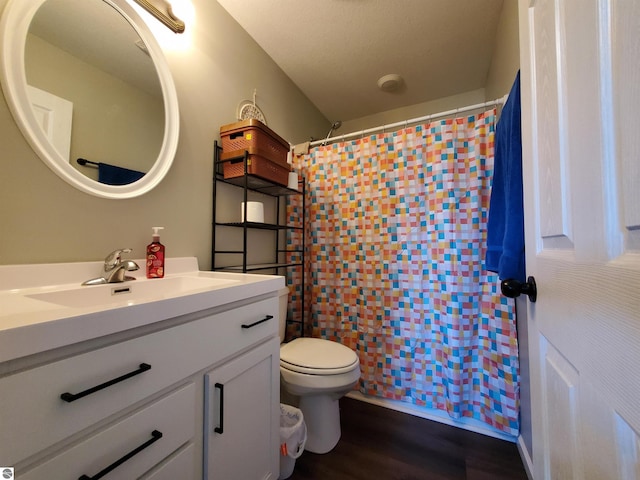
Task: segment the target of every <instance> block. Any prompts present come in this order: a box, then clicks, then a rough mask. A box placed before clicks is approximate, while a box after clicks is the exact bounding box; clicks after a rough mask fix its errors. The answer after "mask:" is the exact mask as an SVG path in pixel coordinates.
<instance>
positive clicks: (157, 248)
mask: <svg viewBox="0 0 640 480" xmlns="http://www.w3.org/2000/svg"><path fill="white" fill-rule="evenodd" d="M151 228H152V230H153V239H152V241H151V243H150V244H149V245H147V278H162V277H164V245H162V244H161V243H160V234H159V233H158V230H164V227H151Z"/></svg>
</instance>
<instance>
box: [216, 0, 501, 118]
mask: <svg viewBox="0 0 640 480" xmlns="http://www.w3.org/2000/svg"><path fill="white" fill-rule="evenodd" d="M506 1H513V0H506ZM218 3H220V5H222V7H223V8H225V10H227V11H228V12H229V14H230V15H231V16H232V17H233V18H235V19H236V21H237V22H238V23H239V24H240V25H241V26H242V27H243V28H244V29H245V30H246V31H247V32H248V33H249V35H251V37H253V39H254V40H255V41H256V42H257V43H258V44H259V45H260V46H261V47H262V48H263V49H264V50H265V51H266V52H267V54H269V55H270V56H271V58H272V59H273V60H274V61H275V62H276V63H277V64H278V65H279V66H280V67H281V68H282V69H283V70H284V72H285V73H286V74H287V75H288V76H289V77H290V78H291V79H292V80H293V82H294V83H295V84H296V85H298V87H299V88H300V89H301V90H302V91H303V92H304V94H305V95H306V96H307V97H308V98H309V99H310V100H311V101H312V102H313V103H314V104H315V105H316V106H317V107H318V109H319V110H320V111H321V112H322V113H323V114H324V115H325V116H326V117H327V119H329V120H330V121H334V120H353V119H356V118H360V117H363V116H366V115H371V114H374V113H379V112H383V111H387V110H392V109H395V108H399V107H403V106H407V105H414V104H417V103H422V102H426V101H430V100H435V99H438V98H443V97H447V96H450V95H456V94H459V93H463V92H469V91H473V90H476V89H480V88H483V87H484V86H485V81H486V78H487V73H488V71H489V67H490V64H491V56H492V53H493V48H494V43H495V36H496V29H497V26H498V20H499V17H500V13H501V10H502V4H503V0H267V1H265V0H218ZM390 73H396V74H400V75H401V76H402V77H403V78H404V86H403V88H400V89H399V90H398V91H396V92H392V93H389V92H382V91H381V90H379V89H378V87H377V80H378V79H379V78H380V77H382V76H383V75H387V74H390ZM258 105H259V102H258Z"/></svg>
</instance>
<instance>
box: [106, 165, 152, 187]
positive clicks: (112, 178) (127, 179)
mask: <svg viewBox="0 0 640 480" xmlns="http://www.w3.org/2000/svg"><path fill="white" fill-rule="evenodd" d="M143 176H144V173H143V172H138V171H137V170H129V169H128V168H123V167H116V166H115V165H109V164H108V163H99V164H98V181H99V182H100V183H106V184H107V185H127V184H129V183H133V182H135V181H136V180H139V179H141V178H142V177H143Z"/></svg>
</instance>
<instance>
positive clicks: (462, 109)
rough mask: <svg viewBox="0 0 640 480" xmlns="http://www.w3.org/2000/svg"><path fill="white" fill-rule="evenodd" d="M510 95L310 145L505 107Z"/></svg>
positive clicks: (338, 136) (314, 143)
mask: <svg viewBox="0 0 640 480" xmlns="http://www.w3.org/2000/svg"><path fill="white" fill-rule="evenodd" d="M508 96H509V95H508V94H507V95H505V96H504V97H500V98H496V99H495V100H491V101H489V102H484V103H477V104H475V105H469V106H467V107H460V108H454V109H451V110H446V111H444V112H439V113H432V114H430V115H425V116H423V117H417V118H412V119H410V120H403V121H402V122H396V123H389V124H386V125H381V126H379V127H373V128H367V129H366V130H358V131H355V132H351V133H345V134H344V135H336V136H335V137H331V138H327V139H326V140H316V141H313V142H311V143H309V146H310V147H315V146H317V145H320V144H322V143H325V142H326V143H331V142H335V141H337V140H345V139H346V138H351V137H357V136H362V137H364V136H365V135H369V134H370V133H376V132H380V131H385V130H390V129H394V128H397V127H404V126H407V125H409V124H412V123H421V122H425V121H428V120H434V119H436V118H441V117H447V116H449V115H456V114H458V113H464V112H469V111H471V110H478V109H480V108H485V107H491V106H493V105H504V104H505V103H506V102H507V97H508Z"/></svg>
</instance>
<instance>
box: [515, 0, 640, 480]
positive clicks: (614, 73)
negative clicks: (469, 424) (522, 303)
mask: <svg viewBox="0 0 640 480" xmlns="http://www.w3.org/2000/svg"><path fill="white" fill-rule="evenodd" d="M519 6H520V32H521V33H520V35H521V42H520V48H521V69H522V70H521V81H522V109H523V111H522V122H523V123H522V125H523V154H524V156H523V162H524V188H525V197H524V201H525V225H526V250H527V274H528V275H533V276H534V277H535V279H536V282H537V284H538V300H537V302H536V303H528V312H527V313H528V328H529V332H528V333H529V339H530V355H531V372H530V373H531V391H532V423H533V448H532V449H533V452H532V454H533V469H534V477H535V479H536V480H538V479H540V480H541V479H559V480H565V479H582V478H584V479H598V480H602V479H624V480H626V479H639V478H640V462H639V457H640V451H639V449H640V443H639V435H640V2H639V1H637V0H520V3H519Z"/></svg>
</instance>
